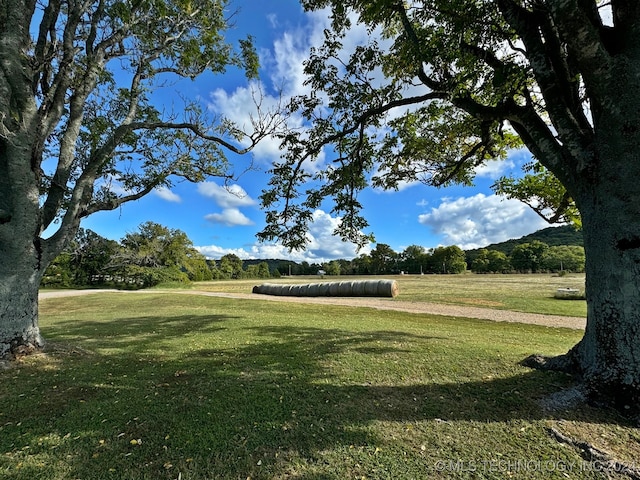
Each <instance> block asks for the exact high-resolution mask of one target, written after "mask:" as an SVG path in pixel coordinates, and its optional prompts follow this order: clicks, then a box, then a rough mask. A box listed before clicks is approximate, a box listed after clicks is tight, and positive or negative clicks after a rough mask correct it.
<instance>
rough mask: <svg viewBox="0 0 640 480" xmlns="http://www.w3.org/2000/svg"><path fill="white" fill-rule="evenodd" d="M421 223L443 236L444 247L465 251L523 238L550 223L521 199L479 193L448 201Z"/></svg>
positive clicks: (434, 209)
mask: <svg viewBox="0 0 640 480" xmlns="http://www.w3.org/2000/svg"><path fill="white" fill-rule="evenodd" d="M418 221H419V222H420V223H421V224H423V225H425V226H428V227H430V228H431V229H432V230H433V231H434V232H435V233H436V234H439V235H443V236H444V238H445V240H444V242H443V244H446V245H452V244H455V245H458V246H459V247H460V248H462V249H471V248H480V247H485V246H487V245H489V244H491V243H496V242H503V241H505V240H508V239H510V238H519V237H522V236H523V235H527V234H529V233H532V232H535V231H536V230H539V229H541V228H544V227H545V226H548V224H547V223H546V222H545V221H544V220H542V219H541V218H540V217H538V215H536V214H535V213H534V212H533V211H532V210H531V209H530V208H529V207H527V206H526V205H524V204H523V203H521V202H519V201H517V200H509V199H506V198H505V197H501V196H498V195H489V196H487V195H484V194H482V193H479V194H477V195H474V196H472V197H460V198H457V199H451V198H444V199H443V200H442V203H441V204H440V205H439V206H438V207H434V208H432V209H431V212H429V213H425V214H422V215H420V216H419V217H418Z"/></svg>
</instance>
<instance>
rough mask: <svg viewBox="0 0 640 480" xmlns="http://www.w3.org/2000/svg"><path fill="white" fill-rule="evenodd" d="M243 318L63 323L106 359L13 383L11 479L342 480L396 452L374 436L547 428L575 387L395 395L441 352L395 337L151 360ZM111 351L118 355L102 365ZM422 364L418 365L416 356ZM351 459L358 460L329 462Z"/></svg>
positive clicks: (314, 335)
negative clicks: (471, 426)
mask: <svg viewBox="0 0 640 480" xmlns="http://www.w3.org/2000/svg"><path fill="white" fill-rule="evenodd" d="M237 318H239V317H233V316H224V315H213V316H212V315H200V316H198V315H184V316H176V317H165V318H161V319H158V318H152V317H140V318H127V319H119V320H116V321H113V322H108V323H106V322H90V321H89V322H73V323H72V322H58V323H56V325H55V326H54V327H53V328H50V330H51V331H50V332H49V334H50V336H52V337H55V338H57V341H58V342H60V341H64V342H78V343H79V344H80V345H81V346H83V347H84V348H86V349H88V350H92V349H94V352H93V353H85V354H74V353H67V354H60V355H56V354H55V351H54V353H53V354H52V355H51V360H53V361H54V362H53V363H52V362H37V361H36V362H32V363H31V364H25V366H23V367H22V368H19V369H16V370H14V371H9V372H5V373H3V374H2V375H3V377H2V381H3V384H4V385H5V389H4V393H2V394H0V411H1V412H2V413H1V414H0V422H1V424H2V427H0V446H1V451H0V453H2V454H3V456H2V458H1V459H0V468H1V469H2V471H3V474H4V477H3V478H7V479H23V478H65V477H66V478H93V479H101V478H105V479H106V478H110V479H111V478H113V479H116V478H132V479H134V478H135V479H145V478H149V479H158V478H167V479H169V478H177V476H178V475H177V472H178V471H179V472H180V473H181V476H182V478H184V479H187V478H198V479H205V478H211V479H213V478H216V479H218V478H247V477H251V478H253V479H256V478H274V477H281V478H286V477H287V476H292V477H295V478H304V479H307V480H312V479H324V478H340V476H341V475H343V474H344V471H342V470H340V468H342V467H337V466H336V465H332V464H331V462H328V461H327V454H326V452H327V451H334V452H335V451H337V452H345V451H347V452H348V451H349V449H350V448H360V449H363V448H364V449H366V448H370V447H371V448H373V446H376V445H379V444H381V442H388V441H389V439H385V438H383V437H382V436H381V434H380V432H379V431H377V430H376V429H375V428H373V427H372V425H373V424H374V423H376V422H394V423H400V424H412V423H415V422H423V421H429V420H433V421H437V422H438V423H437V424H438V425H439V424H440V423H444V424H447V423H449V422H457V421H464V422H480V423H487V422H511V421H514V420H528V421H535V420H541V419H545V418H547V417H548V414H547V413H545V412H544V411H542V410H541V409H540V408H539V406H538V404H537V399H538V398H540V397H542V396H545V395H547V394H549V393H551V392H553V391H555V390H557V389H558V388H560V387H562V386H563V385H567V384H568V383H569V381H568V379H567V378H566V377H564V376H561V375H556V374H552V373H543V372H538V371H525V370H523V373H521V374H518V375H514V376H511V377H508V378H498V379H487V380H486V381H484V380H478V381H459V382H451V383H437V382H434V381H431V379H429V378H424V379H422V380H421V381H420V382H418V383H411V384H406V382H403V381H397V382H396V381H393V378H394V375H398V372H399V371H401V368H400V370H389V371H388V372H387V373H385V375H383V377H384V378H386V379H387V380H382V379H381V377H380V374H379V372H377V371H376V369H377V368H378V366H377V365H378V363H377V362H382V363H384V362H385V361H387V360H389V359H391V358H393V359H398V358H400V359H402V358H403V357H404V356H405V355H411V354H412V352H414V350H415V349H416V346H420V347H421V348H425V349H426V350H425V351H428V347H429V344H430V342H434V341H436V340H439V339H438V337H431V336H423V335H414V334H409V333H403V332H394V331H367V332H353V331H345V330H340V329H323V328H310V327H307V328H297V327H288V326H264V327H260V326H258V327H243V328H241V330H244V332H243V334H246V333H247V332H250V333H251V335H250V337H249V338H251V339H253V340H252V341H251V342H250V343H246V342H245V343H243V344H229V345H228V346H225V345H222V344H217V345H216V346H215V347H214V348H208V347H204V348H201V347H200V348H198V347H194V348H188V346H185V345H188V342H186V343H185V344H184V345H183V344H180V345H183V346H182V347H179V348H178V347H171V346H170V344H168V345H167V347H166V351H165V352H162V353H161V354H156V355H150V354H148V352H150V351H152V350H154V351H156V352H157V350H158V342H159V341H162V342H164V341H166V340H169V339H174V338H181V337H184V336H185V335H191V336H194V339H197V336H198V334H202V335H205V334H206V335H209V336H210V335H212V334H218V333H221V332H223V331H224V330H225V323H226V322H229V321H232V320H234V319H237ZM243 338H244V337H243ZM194 341H195V340H194ZM54 343H55V342H54ZM98 346H102V347H106V346H112V347H113V348H118V349H119V350H118V351H117V353H104V352H103V353H96V351H99V350H100V349H99V348H96V347H98ZM152 347H154V349H152ZM172 348H178V350H177V351H173V350H171V349H172ZM161 350H162V349H161ZM165 354H166V355H165ZM387 357H388V358H387ZM56 360H57V363H56V362H55V361H56ZM422 360H423V361H424V362H429V361H431V360H430V358H428V356H427V357H425V358H423V359H422ZM389 361H391V360H389ZM411 361H419V359H418V358H417V357H415V354H413V356H412V357H411ZM349 362H359V364H360V366H359V367H357V368H360V369H362V368H363V367H362V365H365V367H364V371H365V373H364V374H363V378H362V379H361V380H360V381H355V380H353V379H350V378H349V377H348V375H346V376H343V375H341V374H340V372H339V371H344V370H348V369H349ZM367 364H370V365H371V378H370V379H369V378H367V375H366V365H367ZM354 368H356V367H354ZM43 371H44V373H45V374H43ZM389 379H390V380H389ZM16 398H19V399H20V401H19V402H15V399H16ZM567 415H568V417H567V416H566V415H565V418H569V419H570V418H571V415H572V413H571V412H568V413H567ZM434 425H436V422H434ZM434 428H437V427H435V426H434ZM354 446H355V447H354ZM331 455H334V457H331ZM340 455H346V454H344V453H342V454H341V453H338V454H336V453H334V454H329V457H331V458H337V457H336V456H338V457H339V456H340ZM402 461H403V462H414V463H420V462H424V459H421V457H419V455H418V454H415V455H413V456H412V457H411V458H409V459H407V458H404V459H402ZM38 462H39V463H38ZM43 463H44V466H43V465H42V464H43ZM17 465H21V467H20V468H17ZM296 465H297V466H296ZM292 469H293V470H292Z"/></svg>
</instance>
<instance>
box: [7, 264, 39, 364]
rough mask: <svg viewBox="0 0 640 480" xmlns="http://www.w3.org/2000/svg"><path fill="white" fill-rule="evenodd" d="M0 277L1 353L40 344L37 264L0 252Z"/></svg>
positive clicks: (31, 349) (29, 349)
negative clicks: (0, 253)
mask: <svg viewBox="0 0 640 480" xmlns="http://www.w3.org/2000/svg"><path fill="white" fill-rule="evenodd" d="M0 279H1V281H0V357H6V356H9V355H12V354H16V353H22V352H24V353H27V352H31V351H33V350H35V349H38V348H41V347H42V346H44V341H43V339H42V337H41V336H40V329H39V328H38V287H39V285H40V279H41V273H40V270H39V269H38V268H37V264H36V263H35V262H34V261H29V260H28V259H25V258H24V257H20V256H17V255H16V256H3V258H2V263H1V264H0Z"/></svg>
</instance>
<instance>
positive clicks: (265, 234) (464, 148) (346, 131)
mask: <svg viewBox="0 0 640 480" xmlns="http://www.w3.org/2000/svg"><path fill="white" fill-rule="evenodd" d="M302 3H303V5H304V6H305V8H306V9H308V10H319V9H321V8H326V9H328V11H329V14H330V20H331V24H330V25H331V26H330V28H327V29H326V30H325V32H324V34H325V41H324V44H323V45H322V46H321V47H318V48H316V49H314V50H313V51H312V52H311V55H310V58H309V59H308V60H307V61H306V63H305V73H306V75H307V84H308V86H309V87H310V89H311V93H310V94H309V95H307V96H303V97H299V98H295V99H293V101H292V102H291V104H290V109H291V111H295V112H298V113H300V114H302V115H303V116H304V117H305V118H306V119H307V120H308V122H309V130H307V131H296V132H291V133H289V134H288V135H286V136H283V143H282V145H283V148H285V149H286V151H287V154H286V156H285V158H283V159H282V161H281V162H280V163H279V164H277V165H276V166H275V168H274V169H273V171H272V173H273V178H272V180H271V183H270V188H269V189H268V190H267V191H265V193H264V195H263V196H262V202H263V205H264V207H265V209H266V210H267V226H266V228H265V229H264V230H263V231H262V232H261V233H260V237H261V238H263V239H273V238H280V239H281V240H282V241H283V242H284V243H285V244H286V245H288V246H289V247H291V248H300V247H302V246H303V245H304V244H305V242H306V238H305V232H306V226H307V225H308V223H309V221H310V219H311V212H312V211H313V209H314V208H317V207H318V206H319V204H320V202H321V201H323V200H324V199H331V200H332V203H333V213H335V214H336V215H338V216H340V217H341V218H342V224H341V225H340V227H339V229H338V231H339V233H340V234H341V235H342V236H343V237H344V238H346V239H349V240H352V241H355V242H357V243H358V244H360V245H362V244H365V243H366V242H368V241H370V240H371V238H372V235H371V234H370V233H366V232H365V228H366V227H367V222H366V219H365V218H364V216H363V215H362V213H361V208H362V205H361V204H360V202H359V200H358V194H359V192H360V191H362V190H363V189H364V188H366V187H367V186H374V187H381V188H385V189H395V188H398V186H399V185H400V183H401V182H416V181H419V182H423V183H425V184H427V185H434V186H441V185H448V184H450V183H453V182H455V183H463V184H469V183H471V182H472V181H473V177H474V175H475V171H476V168H477V167H478V166H479V165H482V164H483V163H484V162H486V161H487V160H489V159H501V158H505V157H506V155H507V152H508V151H509V150H510V149H513V148H518V147H522V146H525V147H526V148H528V149H529V151H530V152H531V153H532V154H533V157H534V162H533V163H532V164H530V165H528V166H526V170H527V171H526V173H527V175H526V176H525V177H524V178H523V179H520V180H516V179H512V178H511V179H510V178H503V179H501V180H500V181H499V182H498V183H497V184H496V185H495V189H496V191H498V192H500V193H503V194H506V195H507V196H509V197H511V198H518V199H520V200H522V201H525V202H526V203H528V204H529V205H531V206H532V207H533V208H534V210H536V212H538V213H539V214H541V215H542V216H543V218H545V219H546V220H548V221H550V222H566V221H571V222H574V223H578V222H579V221H580V216H579V213H578V210H577V208H576V203H575V199H576V198H575V197H576V195H577V194H578V193H580V194H585V193H586V192H588V191H589V190H588V185H589V183H590V182H592V181H593V179H594V178H593V176H592V175H593V174H594V173H595V171H596V169H595V165H596V163H597V159H596V156H595V154H594V145H593V142H594V141H595V139H596V137H595V129H596V128H597V127H599V124H598V122H595V121H594V118H597V115H598V114H599V113H602V112H603V111H604V110H605V104H609V103H607V102H609V97H608V95H611V93H612V90H611V89H609V90H607V89H606V87H605V84H606V82H605V81H603V80H602V79H603V78H604V76H606V75H611V72H612V70H607V69H608V68H613V67H612V63H613V56H614V55H617V54H619V53H620V49H625V48H626V50H625V54H628V55H633V48H634V46H635V43H633V42H626V43H625V42H623V41H622V40H621V39H622V38H631V36H632V33H630V32H631V31H632V30H633V27H632V21H631V18H635V17H634V15H637V14H638V11H637V9H631V8H629V9H627V8H626V7H625V6H624V5H623V3H624V2H622V3H618V2H614V3H611V4H607V5H604V4H602V5H601V3H602V2H596V1H587V2H581V3H580V2H562V3H558V2H546V1H542V2H521V1H515V0H499V1H496V2H486V1H485V2H477V1H475V0H456V1H453V2H452V1H449V0H422V1H417V2H410V3H407V2H401V1H397V0H391V1H390V0H376V1H368V2H364V1H361V0H349V1H346V2H345V1H337V0H305V1H303V2H302ZM607 12H609V13H613V16H614V18H616V23H615V26H614V27H613V28H611V27H608V26H606V25H605V23H604V21H603V18H604V17H606V16H607ZM626 15H629V17H628V18H626V17H624V16H626ZM355 23H358V24H360V25H364V26H366V28H367V32H368V33H369V37H368V38H366V39H364V40H363V41H361V43H359V44H357V45H355V46H353V47H352V48H351V49H350V50H347V48H346V45H347V44H349V41H350V39H348V38H347V36H348V34H349V32H350V29H351V27H352V26H353V25H354V24H355ZM577 31H580V32H581V34H580V35H577V34H576V32H577ZM613 38H615V39H617V40H616V41H617V42H618V43H615V42H614V41H613V40H611V41H610V40H609V39H613ZM622 43H623V44H624V46H622V45H621V44H622ZM598 75H602V77H598ZM630 75H631V76H633V74H631V73H630ZM607 79H610V78H609V77H607ZM606 85H609V84H606ZM321 153H323V154H324V155H326V159H325V160H324V161H323V162H319V161H318V160H319V158H320V154H321ZM314 162H315V163H314ZM312 164H313V165H312ZM589 165H591V166H593V168H591V167H590V166H589Z"/></svg>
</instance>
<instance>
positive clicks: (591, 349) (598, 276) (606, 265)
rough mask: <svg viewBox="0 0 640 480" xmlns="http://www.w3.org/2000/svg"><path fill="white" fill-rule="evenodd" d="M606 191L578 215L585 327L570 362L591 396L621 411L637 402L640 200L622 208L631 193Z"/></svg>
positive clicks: (639, 391)
mask: <svg viewBox="0 0 640 480" xmlns="http://www.w3.org/2000/svg"><path fill="white" fill-rule="evenodd" d="M638 178H640V177H638V176H635V175H633V176H632V179H633V182H637V181H638ZM611 187H612V189H613V190H615V191H608V192H602V195H599V196H598V197H599V198H598V203H594V204H592V205H591V206H590V207H589V208H583V209H582V215H583V233H584V242H585V251H586V257H587V259H586V297H587V326H586V329H585V334H584V337H583V339H582V340H581V341H580V343H579V344H578V345H576V347H574V349H573V350H572V352H570V353H571V355H570V356H572V357H573V359H574V361H576V362H577V365H578V366H579V370H580V372H581V373H582V375H583V376H584V378H585V380H586V381H587V383H588V384H589V386H590V388H591V390H592V392H593V393H595V394H596V395H598V396H605V397H610V398H612V399H613V400H614V401H615V403H617V404H619V406H623V407H624V406H626V405H634V404H636V401H638V400H640V215H639V213H638V212H637V211H630V210H636V209H637V208H638V207H639V206H640V198H635V199H631V198H630V199H628V200H627V201H625V202H624V203H625V204H626V205H628V206H627V207H626V208H625V207H623V206H622V204H621V202H620V198H619V197H620V196H621V195H629V196H633V193H632V190H626V191H625V188H624V187H623V186H622V185H620V184H618V185H617V186H614V185H612V186H611ZM630 188H633V187H632V186H630ZM602 190H609V189H604V188H602Z"/></svg>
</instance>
